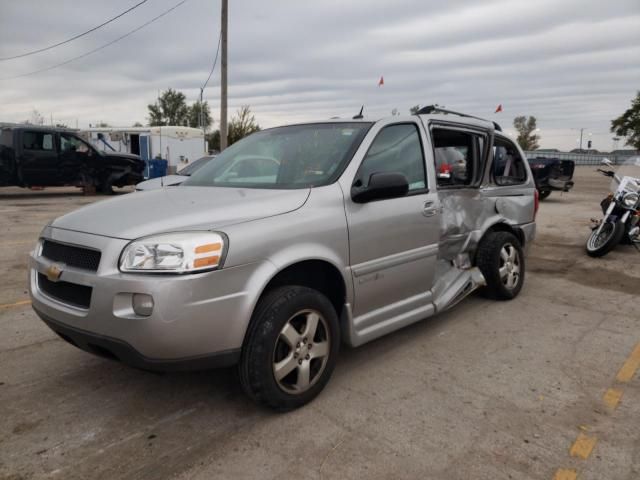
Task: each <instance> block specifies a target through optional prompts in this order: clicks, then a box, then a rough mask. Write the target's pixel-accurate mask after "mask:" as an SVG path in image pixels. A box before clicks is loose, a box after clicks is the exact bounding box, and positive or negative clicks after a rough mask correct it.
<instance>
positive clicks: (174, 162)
mask: <svg viewBox="0 0 640 480" xmlns="http://www.w3.org/2000/svg"><path fill="white" fill-rule="evenodd" d="M80 134H81V135H82V136H83V137H84V138H86V139H87V140H89V141H90V142H91V143H92V144H93V145H94V146H95V147H96V148H97V149H99V150H101V151H104V152H125V153H133V154H135V155H140V157H141V158H142V159H143V160H151V159H157V158H162V159H164V160H167V162H168V167H169V173H174V172H176V171H178V170H180V169H181V168H182V167H184V166H186V165H187V164H188V163H189V162H192V161H193V160H197V159H198V158H200V157H202V156H204V155H206V154H207V150H208V148H207V145H206V144H205V139H204V132H203V131H202V130H200V129H197V128H190V127H173V126H166V127H105V128H100V127H96V128H88V129H86V130H81V131H80Z"/></svg>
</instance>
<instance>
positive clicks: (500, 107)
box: [493, 104, 502, 113]
mask: <svg viewBox="0 0 640 480" xmlns="http://www.w3.org/2000/svg"><path fill="white" fill-rule="evenodd" d="M501 111H502V104H500V105H498V108H496V111H495V112H493V113H499V112H501Z"/></svg>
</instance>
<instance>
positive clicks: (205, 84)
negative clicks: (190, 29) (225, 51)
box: [201, 30, 222, 90]
mask: <svg viewBox="0 0 640 480" xmlns="http://www.w3.org/2000/svg"><path fill="white" fill-rule="evenodd" d="M221 40H222V30H220V36H219V37H218V48H217V49H216V57H215V58H214V59H213V65H211V71H210V72H209V76H208V77H207V81H206V82H204V85H202V88H201V89H202V90H204V89H205V88H206V86H207V83H209V80H210V79H211V75H213V69H214V68H216V63H218V54H219V53H220V41H221Z"/></svg>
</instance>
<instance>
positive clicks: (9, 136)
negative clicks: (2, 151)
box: [0, 128, 13, 148]
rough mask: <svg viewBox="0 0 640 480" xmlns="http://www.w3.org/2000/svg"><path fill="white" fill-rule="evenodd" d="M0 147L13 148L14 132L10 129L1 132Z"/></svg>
mask: <svg viewBox="0 0 640 480" xmlns="http://www.w3.org/2000/svg"><path fill="white" fill-rule="evenodd" d="M0 145H1V146H3V147H7V148H12V147H13V130H9V129H8V128H6V129H4V130H0Z"/></svg>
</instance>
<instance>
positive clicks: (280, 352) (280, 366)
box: [273, 310, 330, 394]
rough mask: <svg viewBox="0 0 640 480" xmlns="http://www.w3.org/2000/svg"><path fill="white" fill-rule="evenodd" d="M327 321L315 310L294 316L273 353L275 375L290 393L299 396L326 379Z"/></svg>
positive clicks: (283, 388)
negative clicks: (318, 381) (324, 372)
mask: <svg viewBox="0 0 640 480" xmlns="http://www.w3.org/2000/svg"><path fill="white" fill-rule="evenodd" d="M329 343H330V339H329V330H328V326H327V321H326V320H325V319H324V318H323V317H322V315H321V314H320V313H319V312H317V311H315V310H303V311H300V312H298V313H296V314H295V315H293V316H292V317H291V318H289V320H287V322H286V323H285V324H284V326H283V327H282V330H281V331H280V334H279V335H278V339H277V340H276V345H275V347H274V350H273V375H274V377H275V379H276V382H277V384H278V386H279V387H280V388H281V389H282V390H284V391H285V392H287V393H292V394H299V393H302V392H304V391H306V390H308V389H309V388H311V386H312V385H314V383H315V382H316V381H317V380H318V379H319V378H320V377H321V376H322V372H323V371H324V369H325V366H326V364H327V360H328V358H329V352H330V344H329Z"/></svg>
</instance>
